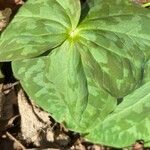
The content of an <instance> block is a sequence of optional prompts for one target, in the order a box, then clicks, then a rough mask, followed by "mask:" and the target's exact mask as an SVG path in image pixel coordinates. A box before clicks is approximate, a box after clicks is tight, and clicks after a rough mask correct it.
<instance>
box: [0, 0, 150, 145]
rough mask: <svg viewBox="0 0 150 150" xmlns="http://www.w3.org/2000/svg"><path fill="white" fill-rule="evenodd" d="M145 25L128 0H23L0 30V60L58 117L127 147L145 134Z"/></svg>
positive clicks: (148, 130) (149, 102) (148, 116)
mask: <svg viewBox="0 0 150 150" xmlns="http://www.w3.org/2000/svg"><path fill="white" fill-rule="evenodd" d="M149 24H150V13H149V10H146V9H144V8H140V7H138V6H135V5H132V4H131V3H129V2H128V1H127V0H126V1H122V0H113V1H112V0H105V1H104V0H93V1H92V0H89V1H88V2H87V3H86V4H84V5H83V6H80V2H79V0H75V1H74V0H63V1H62V0H38V1H35V0H28V1H27V2H26V4H25V5H24V6H23V7H22V8H21V9H20V10H19V12H18V14H17V15H16V16H15V18H14V19H13V21H12V22H11V23H10V25H9V26H8V27H7V29H6V30H5V31H4V32H3V33H2V35H1V40H0V49H1V51H0V60H1V61H12V68H13V72H14V75H15V77H16V78H18V79H19V80H20V82H21V84H22V86H23V88H24V89H25V91H26V92H27V94H28V95H29V96H30V97H31V99H33V100H34V101H35V102H36V103H37V104H38V105H39V106H41V107H42V108H43V109H44V110H46V111H48V112H49V113H50V114H51V115H52V116H53V117H54V118H55V119H56V120H57V121H58V122H63V123H65V125H66V127H68V128H69V129H71V130H73V131H77V132H80V133H81V134H83V135H85V138H86V139H87V140H89V141H91V142H95V143H99V144H104V145H109V146H114V147H125V146H130V145H132V144H133V143H134V142H135V141H136V140H139V139H143V140H145V141H148V140H149V139H150V137H149V135H150V127H149V125H150V92H149V91H150V76H149V74H150V67H149V66H150V65H149V64H150V63H149V62H150V50H149V49H150V30H149ZM26 58H28V59H26ZM29 58H30V59H29ZM118 99H123V101H122V102H120V103H119V101H118Z"/></svg>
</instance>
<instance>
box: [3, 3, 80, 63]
mask: <svg viewBox="0 0 150 150" xmlns="http://www.w3.org/2000/svg"><path fill="white" fill-rule="evenodd" d="M79 17H80V3H79V0H76V1H72V0H63V1H62V0H38V1H35V0H28V1H27V2H26V3H25V4H24V5H23V6H22V7H21V8H20V10H19V12H18V13H17V15H16V16H15V17H14V19H13V20H12V22H11V23H10V24H9V26H8V27H7V28H6V30H5V31H4V32H3V33H2V35H1V38H0V60H1V61H10V60H15V59H23V58H31V57H35V56H39V55H40V54H43V53H44V52H46V51H47V50H50V49H52V48H54V47H57V46H58V45H60V44H62V42H63V41H64V40H65V39H66V38H67V36H68V34H69V32H70V31H71V30H73V29H74V28H75V27H76V26H77V24H78V20H79Z"/></svg>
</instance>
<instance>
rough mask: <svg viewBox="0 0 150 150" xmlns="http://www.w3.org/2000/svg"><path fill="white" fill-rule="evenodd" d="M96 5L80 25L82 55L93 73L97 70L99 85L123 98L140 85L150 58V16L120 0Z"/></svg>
mask: <svg viewBox="0 0 150 150" xmlns="http://www.w3.org/2000/svg"><path fill="white" fill-rule="evenodd" d="M97 3H98V2H95V5H94V3H93V5H92V7H91V8H90V10H89V12H88V14H87V16H86V18H84V20H82V22H81V24H80V25H79V30H80V37H81V39H80V43H81V44H82V45H83V49H84V50H83V49H82V52H81V53H82V54H83V55H84V58H85V59H86V60H85V62H86V64H88V66H89V69H90V70H91V72H93V65H94V67H95V69H96V68H97V70H98V71H97V72H98V73H99V78H101V80H100V81H99V84H100V86H101V87H103V88H104V89H105V90H107V91H108V92H109V93H111V94H112V95H113V96H115V97H116V98H122V97H124V96H126V95H128V94H129V93H131V92H132V91H133V90H135V89H136V88H137V87H139V86H140V83H141V81H142V67H143V65H144V64H145V62H146V61H147V60H148V59H149V58H150V50H149V48H150V30H148V26H149V24H150V13H148V12H147V11H146V10H144V9H141V8H138V7H135V6H132V5H131V6H129V5H128V4H127V5H125V4H124V5H122V4H123V3H125V2H122V1H119V0H118V1H110V0H107V1H101V3H100V4H99V5H98V4H97ZM96 4H97V5H96ZM84 9H86V8H84ZM85 52H86V53H85ZM87 55H88V56H87ZM87 62H88V63H87Z"/></svg>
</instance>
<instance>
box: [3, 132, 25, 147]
mask: <svg viewBox="0 0 150 150" xmlns="http://www.w3.org/2000/svg"><path fill="white" fill-rule="evenodd" d="M6 135H7V136H8V137H9V138H10V139H11V140H13V141H14V142H15V143H16V144H18V145H19V146H20V147H21V148H22V150H26V148H25V147H24V146H23V145H22V144H21V143H20V142H19V141H18V140H17V139H16V138H15V137H13V136H12V135H11V134H10V133H9V132H6Z"/></svg>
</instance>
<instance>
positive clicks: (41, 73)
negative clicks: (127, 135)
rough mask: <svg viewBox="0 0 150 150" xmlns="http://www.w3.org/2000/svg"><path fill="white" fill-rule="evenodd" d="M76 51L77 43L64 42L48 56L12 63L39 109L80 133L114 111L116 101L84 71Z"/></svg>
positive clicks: (17, 75) (16, 74)
mask: <svg viewBox="0 0 150 150" xmlns="http://www.w3.org/2000/svg"><path fill="white" fill-rule="evenodd" d="M78 49H79V47H78V44H75V45H74V44H73V43H69V41H66V42H65V43H64V44H63V45H62V46H61V47H60V48H57V49H55V51H54V52H52V53H51V55H50V56H47V57H42V58H39V59H37V58H36V59H31V60H24V61H14V62H13V71H14V73H15V76H16V77H17V78H18V79H20V80H21V84H22V86H23V88H24V89H25V90H26V92H27V93H28V94H29V95H30V96H31V98H32V99H33V100H35V102H36V103H37V104H38V105H39V106H41V107H42V108H43V109H44V110H46V111H48V112H50V113H51V114H52V116H53V117H54V118H55V119H56V120H57V121H59V122H65V123H66V125H67V127H69V128H70V129H72V130H76V131H80V132H83V133H84V132H88V130H89V128H91V127H92V124H93V121H95V120H97V121H102V120H103V119H104V118H105V116H106V115H108V114H109V113H110V112H111V111H112V110H113V109H114V107H115V105H116V100H115V99H114V98H113V97H111V96H110V95H109V93H107V92H105V91H103V90H102V89H101V88H99V86H98V85H97V83H96V82H95V81H94V80H93V79H92V76H90V74H88V72H85V71H84V68H83V67H84V65H83V64H82V60H81V56H80V53H79V51H78ZM31 64H32V66H31ZM30 81H32V84H31V82H30ZM108 103H109V105H108ZM92 120H93V121H92Z"/></svg>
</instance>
